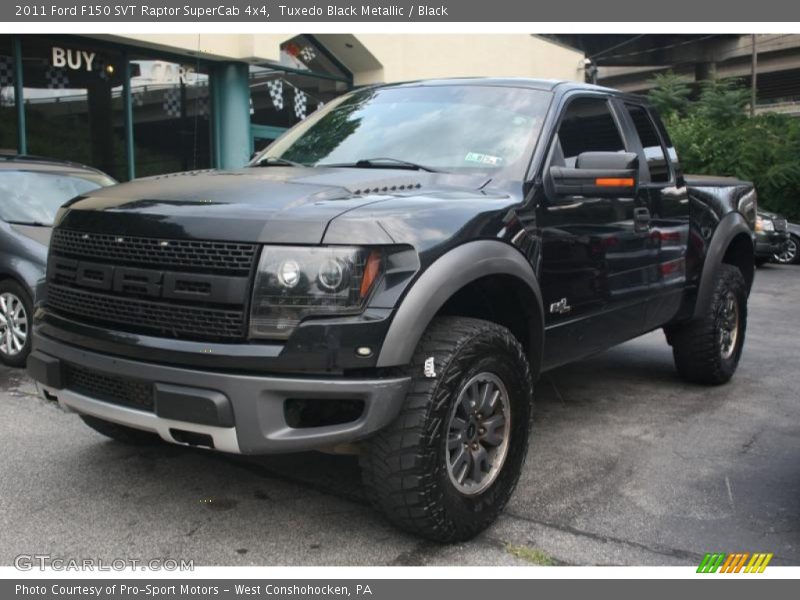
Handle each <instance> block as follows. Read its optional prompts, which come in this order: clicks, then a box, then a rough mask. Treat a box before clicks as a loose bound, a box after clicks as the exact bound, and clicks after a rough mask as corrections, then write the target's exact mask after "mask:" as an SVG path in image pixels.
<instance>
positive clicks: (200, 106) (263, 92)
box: [0, 34, 584, 181]
mask: <svg viewBox="0 0 800 600" xmlns="http://www.w3.org/2000/svg"><path fill="white" fill-rule="evenodd" d="M489 75H491V76H520V77H543V78H553V79H571V80H583V77H584V54H583V53H582V52H580V51H577V50H575V49H572V48H570V47H568V46H565V45H563V44H560V43H558V42H556V41H553V40H545V39H543V38H541V37H537V36H533V35H523V34H520V35H474V36H471V35H371V34H370V35H366V34H365V35H349V34H324V35H323V34H320V35H310V34H300V35H291V34H287V35H277V34H264V35H252V34H236V35H229V34H226V35H212V34H208V35H185V34H177V35H128V36H120V35H86V36H76V35H0V112H1V113H2V114H1V117H2V118H0V151H2V152H18V153H20V154H36V155H42V156H48V157H54V158H61V159H69V160H74V161H77V162H81V163H85V164H88V165H92V166H94V167H97V168H99V169H101V170H103V171H105V172H107V173H109V174H110V175H112V176H113V177H115V178H117V179H119V180H121V181H124V180H128V179H132V178H134V177H143V176H147V175H155V174H159V173H166V172H172V171H181V170H192V169H203V168H208V167H220V168H235V167H239V166H241V165H243V164H244V163H245V162H246V161H247V160H248V158H249V156H250V155H251V153H252V152H253V151H254V150H257V149H260V148H262V147H264V146H265V145H266V144H268V143H269V142H271V141H272V140H273V139H275V138H276V137H277V136H279V135H280V134H281V133H282V132H283V131H285V130H286V129H287V128H289V127H291V126H292V125H294V124H295V123H297V122H299V121H301V120H302V119H304V118H305V117H306V116H307V115H309V114H310V113H311V112H313V111H314V110H317V109H318V108H319V107H321V106H323V105H324V104H325V103H326V102H329V101H330V100H332V99H333V98H335V97H337V96H339V95H340V94H342V93H345V92H347V91H348V90H350V89H353V88H357V87H360V86H365V85H370V84H375V83H384V82H385V83H389V82H397V81H409V80H415V79H423V78H431V77H455V76H459V77H461V76H467V77H469V76H489Z"/></svg>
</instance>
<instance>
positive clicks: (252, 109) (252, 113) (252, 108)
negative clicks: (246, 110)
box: [250, 97, 256, 115]
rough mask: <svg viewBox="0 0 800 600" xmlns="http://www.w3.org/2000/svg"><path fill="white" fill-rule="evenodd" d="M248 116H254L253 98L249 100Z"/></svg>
mask: <svg viewBox="0 0 800 600" xmlns="http://www.w3.org/2000/svg"><path fill="white" fill-rule="evenodd" d="M250 114H251V115H254V114H256V105H255V104H253V98H252V97H251V98H250Z"/></svg>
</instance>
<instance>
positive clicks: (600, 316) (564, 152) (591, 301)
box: [536, 95, 657, 367]
mask: <svg viewBox="0 0 800 600" xmlns="http://www.w3.org/2000/svg"><path fill="white" fill-rule="evenodd" d="M616 110H618V109H617V108H615V107H614V106H613V105H612V103H611V101H610V100H609V99H608V98H607V97H604V96H598V95H595V96H579V97H575V98H572V99H571V100H569V101H568V103H567V104H566V106H565V107H564V108H563V109H562V111H563V112H562V116H561V119H560V124H559V125H558V129H557V134H556V136H555V138H554V139H553V141H552V147H551V148H550V152H549V157H548V161H547V163H546V164H545V172H547V169H549V167H550V166H567V167H570V166H575V162H576V159H577V157H578V155H579V154H581V153H583V152H593V151H595V152H597V151H600V152H618V151H619V152H622V151H629V152H631V151H635V149H634V148H632V146H634V144H633V143H631V140H626V136H625V135H624V134H623V129H622V128H621V126H620V124H621V119H620V117H621V115H619V114H618V113H617V112H616ZM628 137H630V136H628ZM546 196H547V197H546V198H545V199H544V200H543V201H542V202H540V203H539V205H538V207H537V213H536V219H537V225H538V227H539V230H540V232H541V238H542V264H541V272H540V273H541V275H540V276H541V287H542V293H543V299H544V311H545V328H546V333H545V346H546V351H545V357H546V365H545V366H546V367H552V366H557V365H558V364H563V363H565V362H569V361H571V360H575V359H576V358H580V357H581V356H586V355H588V354H591V353H593V352H597V351H599V350H602V349H604V348H607V347H609V346H612V345H614V344H616V343H618V342H620V341H623V340H625V339H629V338H631V337H634V336H636V335H638V334H639V333H642V332H643V327H644V317H645V304H646V302H645V300H646V298H647V295H648V284H649V273H648V270H649V269H650V268H651V267H652V266H653V265H654V263H655V262H656V260H657V257H656V256H655V254H654V250H653V246H652V243H651V239H650V232H649V226H648V223H647V220H646V219H641V217H642V215H644V216H646V211H648V210H649V202H648V197H647V191H643V192H642V193H641V194H639V195H637V197H635V198H599V197H587V196H571V197H558V198H556V197H554V196H553V195H552V194H547V195H546Z"/></svg>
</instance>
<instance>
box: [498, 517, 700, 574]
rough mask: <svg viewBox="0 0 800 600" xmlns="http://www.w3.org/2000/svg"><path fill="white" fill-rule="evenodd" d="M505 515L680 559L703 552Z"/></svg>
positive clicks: (599, 540) (698, 555)
mask: <svg viewBox="0 0 800 600" xmlns="http://www.w3.org/2000/svg"><path fill="white" fill-rule="evenodd" d="M504 514H505V516H507V517H511V518H512V519H518V520H520V521H525V522H527V523H533V524H535V525H539V526H542V527H549V528H551V529H555V530H557V531H562V532H564V533H570V534H572V535H576V536H580V537H585V538H588V539H591V540H595V541H597V542H603V543H606V544H607V543H609V542H611V543H616V544H622V545H625V546H629V547H631V548H636V549H638V550H646V551H647V552H652V553H653V554H658V555H661V556H669V557H672V558H681V559H687V560H689V559H691V560H692V561H693V562H698V563H699V561H700V560H702V558H703V554H700V553H698V552H692V551H691V550H682V549H680V548H669V547H667V546H653V545H649V544H642V543H641V542H635V541H633V540H626V539H622V538H617V537H613V536H610V535H603V534H600V533H594V532H591V531H584V530H582V529H577V528H576V527H572V526H571V525H560V524H557V523H549V522H547V521H540V520H538V519H532V518H530V517H525V516H523V515H518V514H515V513H510V512H508V511H506V512H505V513H504Z"/></svg>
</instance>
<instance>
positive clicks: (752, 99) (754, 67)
mask: <svg viewBox="0 0 800 600" xmlns="http://www.w3.org/2000/svg"><path fill="white" fill-rule="evenodd" d="M750 38H751V40H752V42H753V53H752V58H753V61H752V63H751V65H750V116H751V117H755V116H756V92H757V89H758V88H757V82H756V79H757V77H758V73H757V71H758V51H757V50H756V34H755V33H754V34H752V35H751V36H750Z"/></svg>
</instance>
